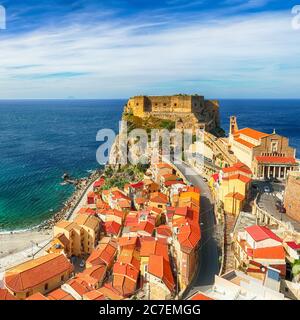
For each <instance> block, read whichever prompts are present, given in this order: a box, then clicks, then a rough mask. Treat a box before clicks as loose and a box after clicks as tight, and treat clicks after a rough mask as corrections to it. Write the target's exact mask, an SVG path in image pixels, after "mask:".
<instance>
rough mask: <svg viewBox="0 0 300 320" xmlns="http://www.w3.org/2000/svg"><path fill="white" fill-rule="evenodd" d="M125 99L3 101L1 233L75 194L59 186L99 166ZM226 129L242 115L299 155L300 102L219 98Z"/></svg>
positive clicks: (33, 220) (45, 214)
mask: <svg viewBox="0 0 300 320" xmlns="http://www.w3.org/2000/svg"><path fill="white" fill-rule="evenodd" d="M125 102H126V101H125V100H65V101H63V100H57V101H56V100H49V101H47V100H41V101H37V100H34V101H30V100H26V101H0V230H16V229H25V228H29V227H32V226H36V225H38V224H39V223H41V222H42V221H43V220H45V219H47V218H49V217H50V216H51V215H52V214H53V212H55V211H57V210H58V209H59V208H60V207H61V205H62V204H63V202H64V201H66V200H67V198H68V197H69V196H70V195H71V193H72V192H73V188H72V187H71V186H61V185H60V182H61V176H62V174H63V173H64V172H65V171H67V172H69V173H70V174H71V175H73V176H75V177H84V176H87V175H88V172H89V170H93V169H96V168H98V167H99V165H98V163H97V161H96V150H97V148H98V146H99V142H96V134H97V131H98V130H100V129H101V128H111V129H114V130H115V131H117V130H118V121H119V119H120V117H121V113H122V111H123V106H124V104H125ZM220 103H221V108H220V111H221V118H222V126H223V127H224V128H225V129H228V126H229V116H230V115H232V114H235V115H236V116H238V121H239V125H240V127H244V126H251V127H253V128H256V129H258V130H262V131H266V132H272V131H273V128H276V129H277V132H278V133H279V134H282V135H285V136H288V137H290V142H291V144H292V145H293V146H294V147H297V148H298V150H299V151H300V124H299V120H300V101H299V100H221V101H220ZM298 157H299V154H298Z"/></svg>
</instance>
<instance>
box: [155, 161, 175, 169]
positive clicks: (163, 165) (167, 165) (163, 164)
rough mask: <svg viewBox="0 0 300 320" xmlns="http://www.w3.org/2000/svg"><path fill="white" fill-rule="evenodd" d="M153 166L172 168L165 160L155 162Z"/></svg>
mask: <svg viewBox="0 0 300 320" xmlns="http://www.w3.org/2000/svg"><path fill="white" fill-rule="evenodd" d="M154 166H155V167H157V168H160V169H161V168H169V169H173V168H172V167H171V166H170V165H169V164H168V163H165V162H160V163H155V164H154Z"/></svg>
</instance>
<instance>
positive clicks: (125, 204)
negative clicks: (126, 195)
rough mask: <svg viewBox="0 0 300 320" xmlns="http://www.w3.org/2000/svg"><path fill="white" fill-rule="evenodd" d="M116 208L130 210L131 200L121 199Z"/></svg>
mask: <svg viewBox="0 0 300 320" xmlns="http://www.w3.org/2000/svg"><path fill="white" fill-rule="evenodd" d="M118 206H119V207H120V208H125V209H126V208H131V200H129V199H121V200H119V201H118Z"/></svg>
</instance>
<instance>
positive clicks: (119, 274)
mask: <svg viewBox="0 0 300 320" xmlns="http://www.w3.org/2000/svg"><path fill="white" fill-rule="evenodd" d="M138 277H139V270H137V269H136V268H135V267H133V266H132V265H129V264H121V263H119V262H116V263H115V264H114V268H113V287H114V288H115V289H116V290H118V291H119V292H120V294H121V295H122V296H124V297H126V296H129V295H132V294H133V293H134V292H135V291H136V288H137V281H138Z"/></svg>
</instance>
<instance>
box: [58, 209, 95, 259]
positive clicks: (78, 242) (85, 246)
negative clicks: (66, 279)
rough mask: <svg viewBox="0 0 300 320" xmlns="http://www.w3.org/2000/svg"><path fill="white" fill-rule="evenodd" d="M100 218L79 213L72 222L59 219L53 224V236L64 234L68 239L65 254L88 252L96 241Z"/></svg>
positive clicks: (78, 254) (77, 254) (76, 254)
mask: <svg viewBox="0 0 300 320" xmlns="http://www.w3.org/2000/svg"><path fill="white" fill-rule="evenodd" d="M99 228H100V220H99V219H98V218H96V217H95V216H90V215H86V214H80V215H78V216H77V217H76V219H75V220H74V222H70V221H64V220H63V221H60V222H58V223H57V224H56V225H55V226H54V238H56V237H58V236H59V235H60V234H63V235H65V237H66V238H67V240H68V241H69V250H68V251H67V255H69V256H70V255H75V256H81V255H83V254H90V253H91V252H92V251H93V249H94V248H95V246H96V245H97V242H98V237H99Z"/></svg>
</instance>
